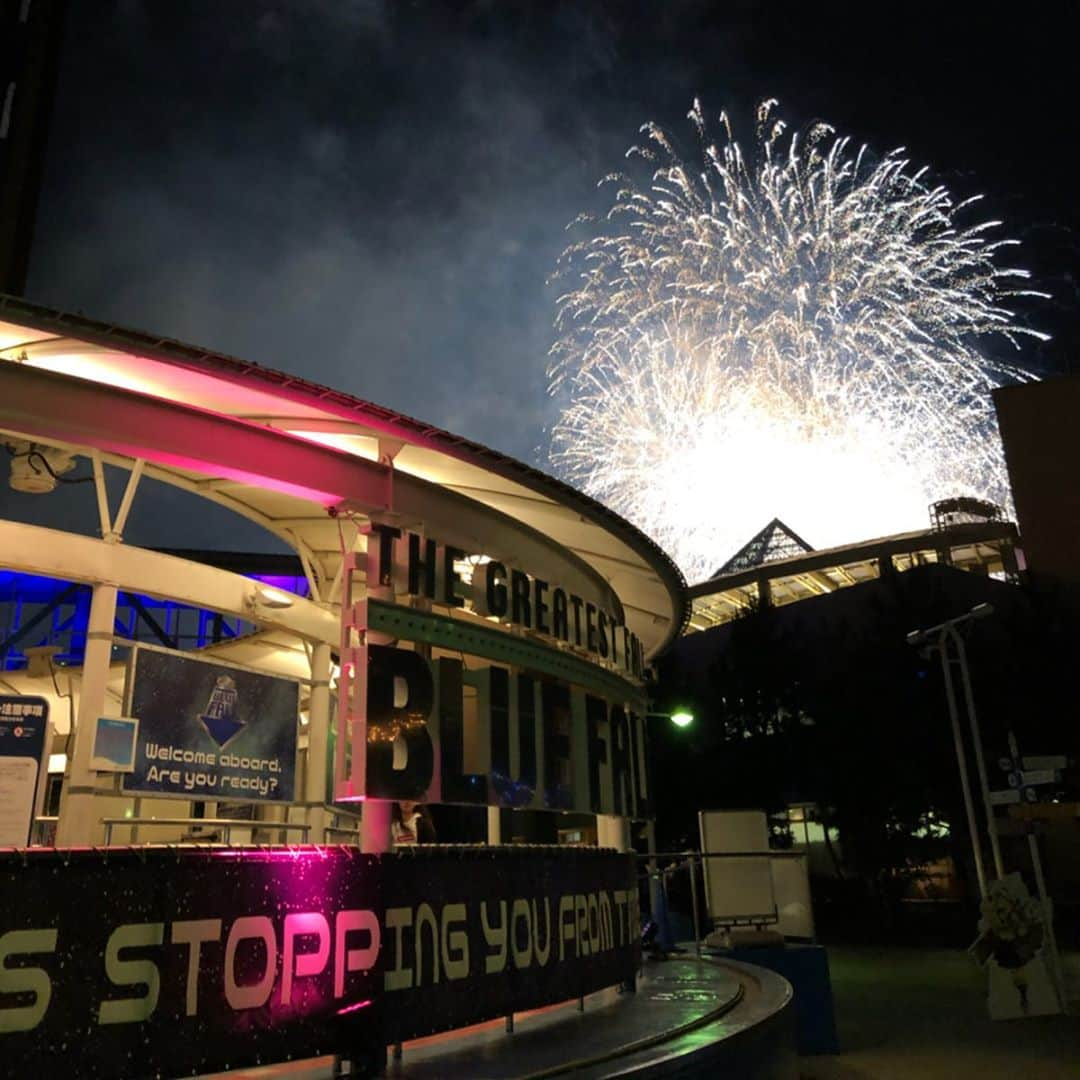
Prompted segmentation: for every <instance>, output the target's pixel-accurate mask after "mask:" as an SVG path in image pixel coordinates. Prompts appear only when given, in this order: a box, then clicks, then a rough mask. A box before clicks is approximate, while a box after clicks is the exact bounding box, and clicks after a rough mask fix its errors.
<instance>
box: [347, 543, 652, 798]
mask: <svg viewBox="0 0 1080 1080" xmlns="http://www.w3.org/2000/svg"><path fill="white" fill-rule="evenodd" d="M395 544H397V545H401V546H402V547H405V548H406V550H407V552H408V557H407V559H406V560H404V562H403V563H395V559H394V547H395ZM364 558H365V557H364V556H347V557H346V566H345V568H344V569H343V577H342V585H343V595H342V648H341V667H342V673H341V680H340V684H339V700H338V705H339V707H338V717H339V730H341V731H343V732H344V738H341V739H338V740H337V745H336V754H337V761H336V767H335V775H336V783H335V798H336V799H337V800H339V801H349V800H359V799H368V798H372V799H398V800H400V799H409V800H423V801H427V802H439V803H459V804H472V805H492V806H502V807H513V808H517V809H534V810H538V809H547V810H562V811H577V812H584V813H594V814H610V815H615V816H620V817H632V818H647V817H650V816H651V813H652V807H651V801H650V797H649V783H648V774H647V759H646V739H645V713H646V709H645V701H644V696H643V692H642V690H641V689H640V687H639V686H637V685H635V684H634V683H632V682H630V681H629V679H628V678H627V677H626V675H625V674H623V671H625V672H626V673H627V674H631V673H634V672H638V671H640V670H641V667H642V652H641V646H640V643H639V642H638V641H637V638H636V637H634V636H633V635H632V634H630V633H629V632H628V631H626V629H625V627H623V626H622V624H621V623H620V622H619V621H618V619H617V617H616V615H615V614H614V613H611V612H605V611H601V610H599V608H598V607H597V605H594V604H592V603H591V602H590V603H586V602H585V601H583V600H582V599H581V598H580V597H578V596H575V595H573V594H570V593H568V592H567V591H565V590H563V589H561V588H552V587H551V586H550V585H549V584H548V583H547V582H545V581H543V579H540V578H537V577H533V576H530V575H526V574H524V573H521V572H519V571H510V572H509V573H508V572H507V570H506V568H505V566H503V565H502V564H501V563H499V562H497V561H494V560H490V561H487V562H484V563H481V564H480V565H479V566H477V567H476V571H477V573H476V575H475V578H474V581H473V583H472V585H471V586H466V584H465V583H464V582H462V581H461V580H460V578H459V576H458V574H457V573H456V572H455V570H454V566H455V563H460V561H461V560H462V559H463V558H464V556H463V554H462V553H461V552H460V551H457V550H455V549H454V548H452V547H442V546H441V545H437V544H436V543H435V541H433V540H424V541H421V539H420V538H419V537H417V536H415V535H411V536H406V537H402V536H401V534H400V531H399V530H397V529H388V528H386V527H384V526H377V527H374V528H373V533H372V536H371V537H370V538H369V547H368V554H367V556H366V560H367V570H368V578H367V580H368V581H371V582H372V583H377V584H379V585H381V586H383V588H391V589H392V588H394V586H395V584H404V585H405V589H404V590H402V591H407V592H408V593H409V594H410V595H414V596H418V597H421V598H424V599H429V600H432V601H434V602H435V603H439V604H445V605H446V606H448V607H463V606H464V605H465V596H466V593H467V592H471V593H472V598H473V601H472V602H473V608H474V610H476V611H477V613H478V614H486V615H487V616H488V619H485V620H464V619H462V618H460V617H459V618H453V617H451V616H443V615H437V614H433V613H431V612H427V611H422V610H417V609H416V608H406V607H402V606H398V605H395V604H392V603H384V602H380V601H376V600H374V599H368V600H360V601H357V602H354V601H353V584H352V573H353V571H354V570H355V569H356V568H357V565H358V561H360V560H363V559H364ZM515 575H517V576H515ZM402 579H403V580H402ZM455 600H457V601H460V602H459V603H455V602H454V601H455ZM490 619H497V620H499V621H504V620H505V621H506V622H508V623H510V624H511V625H512V626H514V625H516V626H518V627H519V628H521V629H529V630H530V631H532V633H530V634H528V635H525V634H521V633H518V634H513V633H508V632H507V631H506V630H505V629H503V628H497V627H494V626H492V625H491V622H490V621H489V620H490ZM545 637H546V638H548V639H549V640H544V638H545ZM579 640H580V642H581V647H580V648H578V645H577V643H578V641H579ZM601 640H602V641H603V642H604V644H603V646H601ZM559 642H562V646H561V647H560V645H559V644H558V643H559ZM391 643H393V644H391ZM403 643H408V645H409V647H403ZM567 646H569V647H567ZM436 651H437V652H438V653H439V654H440V655H435V653H436ZM447 653H456V654H457V655H446V654H447ZM615 665H619V668H622V670H619V669H618V668H616V667H615Z"/></svg>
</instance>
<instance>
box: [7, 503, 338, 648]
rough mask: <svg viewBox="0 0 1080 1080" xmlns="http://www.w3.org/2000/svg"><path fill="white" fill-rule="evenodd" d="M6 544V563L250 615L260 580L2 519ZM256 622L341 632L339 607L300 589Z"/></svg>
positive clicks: (333, 640) (323, 636)
mask: <svg viewBox="0 0 1080 1080" xmlns="http://www.w3.org/2000/svg"><path fill="white" fill-rule="evenodd" d="M0 551H3V553H4V564H5V566H7V567H8V568H10V569H12V570H19V571H24V572H26V573H30V574H42V575H44V576H45V577H55V578H60V579H62V580H67V581H75V582H82V583H85V584H90V585H94V584H97V583H99V582H112V583H114V584H115V585H116V586H118V587H119V588H121V589H123V590H124V591H125V592H135V593H139V594H141V595H149V596H156V597H160V598H162V599H167V600H175V601H176V602H177V603H180V604H185V605H187V606H188V607H194V608H200V609H209V610H212V611H219V612H221V613H223V614H225V615H230V616H235V617H237V618H241V619H248V620H250V619H251V618H252V614H253V613H252V608H251V600H252V596H253V591H254V584H255V583H254V582H253V581H252V580H251V579H250V578H247V577H244V576H242V575H241V574H234V573H232V572H230V571H228V570H219V569H218V568H217V567H214V566H206V565H205V564H203V563H195V562H190V561H189V560H187V559H180V558H177V557H176V556H174V555H162V554H159V553H158V552H156V551H147V550H145V549H144V548H138V547H130V546H128V545H127V544H107V543H105V542H104V541H102V540H95V539H93V538H91V537H89V536H78V535H76V534H75V533H65V532H58V531H56V530H55V529H43V528H41V527H39V526H36V525H23V524H22V523H20V522H15V521H3V520H0ZM258 621H259V622H260V623H261V624H262V625H264V626H266V627H269V628H274V629H280V630H286V631H288V632H290V633H293V634H296V635H297V636H298V637H300V638H304V639H307V640H308V641H325V642H328V643H330V644H335V645H336V644H337V641H338V636H339V634H340V629H339V625H338V620H337V618H336V616H335V615H334V614H333V612H330V611H327V610H325V609H324V608H321V607H319V605H318V604H313V603H312V602H311V601H310V600H305V599H304V598H303V597H300V596H297V597H295V598H293V601H292V603H291V604H290V606H289V607H287V608H266V607H263V608H260V609H259V612H258ZM111 627H112V623H111V622H110V623H109V628H110V629H111Z"/></svg>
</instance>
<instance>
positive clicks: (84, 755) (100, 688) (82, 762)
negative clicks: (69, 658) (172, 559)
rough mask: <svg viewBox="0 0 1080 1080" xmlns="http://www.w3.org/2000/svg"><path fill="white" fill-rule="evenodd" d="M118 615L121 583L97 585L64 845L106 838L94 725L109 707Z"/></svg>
mask: <svg viewBox="0 0 1080 1080" xmlns="http://www.w3.org/2000/svg"><path fill="white" fill-rule="evenodd" d="M115 619H116V586H115V585H95V586H94V592H93V596H92V598H91V600H90V621H89V626H88V630H87V634H86V655H85V658H84V660H83V669H82V689H81V692H80V694H79V712H78V720H77V722H76V725H75V739H74V749H73V752H72V755H71V765H70V768H69V770H68V776H67V781H66V783H65V784H64V790H63V795H62V798H61V801H60V820H59V822H58V823H57V828H56V843H57V846H58V847H77V846H83V845H88V844H95V843H98V842H99V841H100V837H99V835H98V831H99V830H98V821H97V815H96V814H95V811H94V795H93V788H94V785H95V783H96V780H97V774H96V773H94V772H93V771H92V770H91V768H90V760H91V756H92V752H93V743H94V729H95V727H96V726H97V718H98V717H99V716H101V714H102V713H103V712H104V709H105V685H106V683H107V682H108V678H109V664H110V663H111V661H112V641H113V625H114V622H115Z"/></svg>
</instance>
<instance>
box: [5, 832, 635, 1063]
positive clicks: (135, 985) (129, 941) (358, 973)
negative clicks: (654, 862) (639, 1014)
mask: <svg viewBox="0 0 1080 1080" xmlns="http://www.w3.org/2000/svg"><path fill="white" fill-rule="evenodd" d="M639 940H640V934H639V918H638V911H637V892H636V889H635V886H634V876H633V866H632V860H631V859H630V857H628V856H621V855H617V854H615V853H613V852H597V851H587V850H580V849H574V850H566V849H562V850H560V849H547V848H519V849H515V848H467V849H462V848H452V847H445V848H431V849H413V850H410V851H408V852H404V853H399V854H392V855H385V856H364V855H361V854H359V853H358V852H357V851H356V850H355V849H352V848H297V849H280V850H279V849H260V850H256V849H215V850H213V851H201V852H200V851H185V850H182V849H181V850H175V849H174V850H172V851H169V850H164V849H161V850H138V849H121V850H112V851H109V852H108V853H107V854H106V853H105V852H91V851H52V850H48V849H42V850H39V851H34V850H31V851H27V852H20V853H18V854H14V853H0V1075H4V1076H15V1075H19V1076H26V1075H32V1074H34V1073H35V1072H37V1073H38V1074H40V1075H52V1074H53V1073H54V1072H58V1071H61V1070H63V1071H71V1068H72V1062H76V1061H77V1062H78V1067H77V1069H76V1071H77V1072H78V1074H79V1075H80V1076H95V1077H97V1076H100V1077H104V1076H108V1077H141V1076H146V1075H159V1076H180V1075H184V1074H188V1075H190V1074H191V1073H193V1072H210V1071H218V1070H224V1069H228V1068H232V1067H236V1066H241V1065H252V1064H258V1063H263V1064H268V1063H271V1062H274V1061H283V1060H286V1059H290V1058H292V1059H295V1058H303V1057H314V1056H318V1055H322V1054H342V1055H345V1056H350V1055H351V1056H354V1057H355V1056H359V1055H361V1054H363V1053H364V1051H365V1050H372V1049H375V1050H376V1052H377V1048H380V1047H383V1046H385V1045H386V1044H387V1043H389V1042H394V1041H398V1040H404V1039H409V1038H414V1037H417V1036H421V1035H428V1034H433V1033H435V1032H439V1031H446V1030H450V1029H452V1028H455V1027H461V1026H464V1025H467V1024H471V1023H476V1022H478V1021H481V1020H485V1019H489V1018H492V1017H497V1016H501V1015H504V1014H506V1013H508V1012H511V1011H520V1010H524V1009H528V1008H532V1007H535V1006H539V1005H544V1004H549V1003H551V1002H554V1001H559V1000H565V999H568V998H573V997H577V996H579V995H581V994H585V993H588V992H590V991H593V990H597V989H600V988H602V987H604V986H610V985H613V984H615V983H619V982H622V981H624V980H627V979H632V978H633V976H634V972H635V971H636V968H637V964H638V960H639V944H638V942H639ZM13 1070H14V1071H13Z"/></svg>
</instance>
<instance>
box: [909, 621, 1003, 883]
mask: <svg viewBox="0 0 1080 1080" xmlns="http://www.w3.org/2000/svg"><path fill="white" fill-rule="evenodd" d="M993 611H994V609H993V607H992V606H991V605H990V604H976V605H975V607H973V608H972V609H971V610H970V611H968V612H965V613H964V614H963V615H958V616H957V617H956V618H955V619H947V620H946V621H945V622H943V623H939V624H938V625H937V626H931V627H928V628H927V629H925V630H912V631H911V633H910V634H908V636H907V642H908V644H909V645H913V646H920V645H921V646H924V647H926V648H927V649H928V650H929V651H936V652H937V653H938V654H939V655H940V657H941V673H942V676H943V678H944V680H945V698H946V700H947V702H948V705H949V719H950V721H951V723H952V733H953V744H954V746H955V748H956V763H957V766H958V767H959V770H960V787H961V789H962V791H963V795H964V810H965V812H966V815H967V823H968V831H969V832H970V833H971V848H972V853H973V855H974V857H975V876H976V878H977V879H978V882H979V895H980V897H983V896H985V895H986V871H985V869H984V867H983V858H982V849H981V845H980V843H979V833H978V823H977V821H976V817H975V804H974V801H973V799H972V796H971V783H970V780H969V778H968V770H967V755H966V754H965V753H964V742H963V736H962V734H961V730H960V716H959V712H958V710H957V707H956V689H955V686H954V684H953V675H952V659H951V657H950V656H949V645H950V643H951V644H954V645H955V646H956V658H957V663H958V664H959V667H960V680H961V684H962V686H963V691H964V705H965V708H966V709H967V714H968V721H969V723H970V725H971V738H972V742H973V743H974V744H975V764H976V768H977V770H978V773H979V786H980V788H981V791H982V799H983V809H984V810H985V813H986V823H987V830H988V832H989V834H990V848H991V851H992V852H993V859H994V873H995V874H996V876H997V877H999V878H1000V877H1003V876H1004V867H1003V864H1002V861H1001V847H1000V845H999V843H998V836H997V829H996V828H995V825H994V808H993V804H992V803H991V802H990V787H989V784H988V782H987V778H986V764H985V761H984V759H983V752H982V736H981V734H980V732H979V720H978V716H977V714H976V712H975V698H974V696H973V694H972V692H971V675H970V673H969V671H968V663H967V650H966V649H965V647H964V641H963V638H962V637H961V635H960V633H959V631H958V630H957V627H958V626H960V625H961V624H963V623H966V622H970V621H971V620H973V619H984V618H986V617H987V616H988V615H992V614H993Z"/></svg>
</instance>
